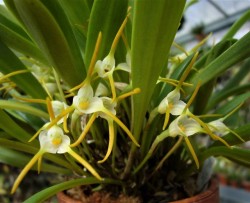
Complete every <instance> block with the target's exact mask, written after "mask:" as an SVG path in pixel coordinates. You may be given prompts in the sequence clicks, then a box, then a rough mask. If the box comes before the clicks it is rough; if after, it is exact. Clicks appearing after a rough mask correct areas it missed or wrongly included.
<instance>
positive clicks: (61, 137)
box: [11, 16, 242, 193]
mask: <svg viewBox="0 0 250 203" xmlns="http://www.w3.org/2000/svg"><path fill="white" fill-rule="evenodd" d="M127 20H128V16H127V17H126V18H125V20H124V22H123V24H122V26H121V27H120V29H119V31H118V33H117V35H116V37H115V39H114V41H113V44H112V46H111V49H110V52H109V54H108V55H107V56H106V57H105V58H104V59H103V60H102V61H100V60H98V61H96V57H97V52H98V49H99V46H100V41H101V33H100V34H99V36H98V39H97V42H96V47H95V51H94V54H93V57H92V60H91V63H90V66H89V69H88V73H87V77H86V79H85V80H84V81H83V82H82V83H81V84H80V85H78V86H76V87H74V88H72V89H71V90H69V92H71V93H72V94H73V102H72V104H71V105H70V106H68V105H67V104H66V103H65V102H61V101H57V100H53V99H49V98H47V99H46V100H35V99H33V100H31V99H30V100H29V99H26V101H32V102H40V103H45V104H46V106H47V110H48V113H49V115H50V121H48V122H47V123H46V124H45V125H44V126H43V127H42V128H41V129H39V130H38V131H37V133H36V134H35V135H34V136H33V137H32V138H31V139H30V140H29V141H32V140H34V139H36V138H37V137H38V138H39V142H40V150H39V151H38V152H37V153H36V154H35V155H34V157H33V158H32V159H31V160H30V162H29V163H28V164H27V165H26V166H25V167H24V169H23V170H22V171H21V173H20V174H19V176H18V177H17V179H16V180H15V183H14V185H13V188H12V191H11V192H12V193H14V192H15V191H16V189H17V187H18V186H19V184H20V183H21V181H22V179H23V178H24V177H25V175H26V174H27V172H28V171H29V170H30V169H31V167H32V166H33V165H34V164H35V163H36V162H37V165H38V172H39V171H40V169H41V163H42V157H43V155H44V153H52V154H56V153H58V154H64V153H68V154H69V155H71V156H72V157H73V158H74V159H75V160H76V161H78V162H79V163H80V164H81V165H82V166H83V167H84V168H86V169H87V170H88V171H89V172H90V173H91V174H92V175H93V176H94V177H96V178H97V179H99V180H102V177H101V176H100V175H99V174H98V173H97V172H96V171H95V169H94V168H93V167H92V166H91V165H90V164H89V163H88V162H87V161H86V160H85V159H84V158H83V157H81V156H80V155H78V154H77V153H76V152H75V151H74V150H73V149H72V148H74V147H77V146H78V145H80V144H81V143H82V141H83V140H84V138H85V136H86V135H87V134H88V132H89V130H90V128H91V126H92V124H93V123H94V121H95V120H96V118H98V117H101V118H103V119H105V120H106V121H107V123H108V129H109V144H108V149H107V152H106V155H105V156H104V158H103V159H102V160H99V161H98V163H99V164H101V163H103V162H105V161H106V160H107V159H108V157H109V156H110V154H111V152H112V148H113V145H114V137H115V130H114V125H115V124H114V123H116V124H117V125H119V126H120V127H121V128H122V129H123V130H124V132H125V133H126V134H127V135H128V137H129V138H130V139H131V141H132V142H133V143H134V144H135V145H136V146H138V147H139V143H138V141H137V140H135V138H134V136H133V135H132V133H131V132H130V130H129V128H128V127H127V126H126V125H125V124H124V123H123V122H122V121H121V120H120V119H119V118H118V117H117V116H116V110H117V104H118V103H119V102H120V101H121V100H123V99H125V98H127V97H129V96H131V95H134V94H139V93H140V89H139V88H135V89H132V91H130V92H126V93H120V94H118V95H117V92H118V91H117V87H116V83H115V81H114V78H113V73H114V71H116V70H122V71H126V72H129V73H130V72H131V70H130V67H131V62H130V51H129V50H128V52H127V56H126V63H122V64H118V65H116V64H115V58H114V53H115V49H116V46H117V43H118V40H119V38H120V37H121V36H122V32H123V29H124V27H125V25H126V22H127ZM197 56H198V54H196V55H195V56H194V58H193V60H192V61H191V63H190V65H189V66H188V67H187V69H186V70H185V71H184V73H183V74H182V76H181V78H180V80H179V81H177V80H173V79H167V78H159V81H158V82H167V83H169V84H172V85H174V86H175V88H174V90H173V91H171V92H169V93H168V94H167V96H166V97H165V98H164V99H163V100H162V101H161V102H160V104H159V105H158V106H157V107H156V108H155V109H154V110H153V111H152V112H151V114H150V117H149V119H148V123H147V125H150V122H152V120H153V119H154V117H155V116H156V115H157V114H165V120H164V124H163V131H162V133H161V134H160V135H158V136H157V137H156V139H155V142H153V144H152V147H151V149H150V150H149V152H148V154H147V156H146V157H145V159H144V160H143V161H142V162H141V164H140V166H139V167H137V169H138V170H139V169H140V168H141V166H142V165H143V164H144V163H145V162H146V161H147V160H148V159H149V158H150V156H151V154H152V152H153V151H154V150H155V148H156V145H157V144H158V143H159V142H161V141H162V140H163V139H165V138H166V137H177V136H179V140H178V141H177V142H176V144H175V145H174V146H173V148H172V149H171V150H170V151H169V153H168V154H167V155H166V156H165V157H164V159H163V160H162V162H161V163H160V164H159V165H158V168H159V167H160V166H161V165H162V163H163V161H164V160H165V159H166V158H167V157H169V156H170V155H171V153H173V151H174V150H175V149H176V148H177V147H178V146H179V145H180V143H181V142H182V140H183V139H184V140H185V142H186V144H187V146H188V149H189V151H190V153H191V155H192V157H193V159H194V161H195V164H196V166H197V168H199V161H198V158H197V156H196V154H195V151H194V149H193V147H192V145H191V143H190V141H189V139H188V137H189V136H191V135H194V134H197V133H205V134H208V135H209V136H210V137H211V138H212V139H214V140H219V141H221V142H222V143H224V144H225V145H226V146H228V147H230V146H229V145H228V143H227V142H226V141H224V140H223V139H222V138H221V137H220V136H221V135H224V134H226V133H228V132H232V133H234V134H235V135H236V136H237V137H238V138H239V139H241V140H242V138H241V137H240V136H239V135H237V134H236V133H235V132H233V131H232V130H230V129H229V128H228V127H227V126H226V125H225V124H224V123H223V121H224V119H226V118H227V117H228V116H229V115H231V113H233V112H231V113H230V114H228V115H226V116H225V117H223V118H220V119H217V120H214V121H212V122H209V123H204V122H203V121H202V120H201V118H200V117H199V116H195V115H194V114H192V113H191V111H190V110H189V107H190V105H191V103H192V101H193V100H194V98H195V96H196V94H197V92H198V90H199V83H198V85H197V87H196V88H195V90H194V92H193V94H192V95H191V96H190V98H189V101H188V102H187V103H185V102H184V101H182V100H181V93H182V92H183V91H184V90H183V88H182V86H190V85H191V84H189V83H186V82H184V81H185V79H186V77H187V76H188V74H189V72H190V71H191V69H192V65H193V63H194V61H195V60H196V58H197ZM17 74H18V73H17ZM97 78H102V79H107V81H108V83H109V87H110V92H111V96H110V94H109V89H107V87H106V86H104V85H103V84H102V83H100V84H99V85H98V87H97V88H96V89H95V90H94V88H93V86H92V82H93V81H95V80H96V79H97ZM74 92H77V93H76V94H75V95H74ZM109 96H110V97H109ZM20 99H21V98H20ZM23 100H25V99H23ZM170 114H171V115H173V116H175V117H176V118H175V119H174V120H173V121H172V122H169V121H170V119H169V118H170ZM69 117H70V124H69V122H68V118H69ZM81 117H87V118H88V119H85V123H84V124H83V131H82V133H81V134H80V135H79V136H77V138H76V139H74V143H72V144H71V139H72V138H71V137H70V136H69V135H67V134H72V132H71V131H73V128H74V126H75V123H76V121H77V120H78V119H79V118H81ZM68 128H70V129H68ZM69 132H70V133H69Z"/></svg>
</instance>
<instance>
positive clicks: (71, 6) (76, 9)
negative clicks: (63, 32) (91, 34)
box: [59, 0, 91, 37]
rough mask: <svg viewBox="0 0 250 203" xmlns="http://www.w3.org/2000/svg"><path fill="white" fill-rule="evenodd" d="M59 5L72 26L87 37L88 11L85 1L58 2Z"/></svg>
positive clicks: (63, 0)
mask: <svg viewBox="0 0 250 203" xmlns="http://www.w3.org/2000/svg"><path fill="white" fill-rule="evenodd" d="M59 2H60V4H61V5H62V7H63V8H64V10H65V12H66V13H67V16H68V17H69V19H70V21H71V23H72V26H73V27H78V28H80V30H81V31H82V32H83V33H84V35H85V37H86V36H87V30H88V21H89V16H90V10H91V8H90V7H89V5H88V3H87V1H86V0H74V1H69V0H59Z"/></svg>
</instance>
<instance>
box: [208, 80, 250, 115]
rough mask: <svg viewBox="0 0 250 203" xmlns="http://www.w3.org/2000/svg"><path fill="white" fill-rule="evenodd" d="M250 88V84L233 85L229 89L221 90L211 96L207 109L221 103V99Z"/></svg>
mask: <svg viewBox="0 0 250 203" xmlns="http://www.w3.org/2000/svg"><path fill="white" fill-rule="evenodd" d="M249 90H250V84H245V85H240V86H235V87H232V88H231V89H229V90H227V91H221V92H219V93H217V94H216V95H215V96H213V97H211V98H210V99H209V101H208V103H207V107H206V111H208V110H210V109H212V108H213V107H214V106H216V105H217V104H219V103H220V102H221V101H223V100H225V99H227V98H228V97H230V96H233V95H235V94H240V93H244V92H247V91H249Z"/></svg>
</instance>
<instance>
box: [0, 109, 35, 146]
mask: <svg viewBox="0 0 250 203" xmlns="http://www.w3.org/2000/svg"><path fill="white" fill-rule="evenodd" d="M0 118H1V122H0V128H1V129H3V130H4V131H5V132H7V133H8V134H9V135H11V136H12V137H13V138H15V139H17V140H19V141H21V142H24V143H27V142H28V140H29V139H30V138H31V136H32V135H31V134H29V133H28V132H27V131H25V130H24V129H23V128H22V127H21V126H19V125H18V124H17V123H16V122H15V121H14V120H12V119H11V117H10V116H9V115H8V114H7V113H5V112H4V111H3V110H2V109H0ZM31 145H33V146H38V142H37V141H34V142H32V143H31Z"/></svg>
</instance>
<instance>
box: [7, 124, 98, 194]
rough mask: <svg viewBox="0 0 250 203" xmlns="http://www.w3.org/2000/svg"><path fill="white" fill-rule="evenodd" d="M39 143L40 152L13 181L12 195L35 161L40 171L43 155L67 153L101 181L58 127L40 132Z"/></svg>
mask: <svg viewBox="0 0 250 203" xmlns="http://www.w3.org/2000/svg"><path fill="white" fill-rule="evenodd" d="M46 125H49V123H47V124H46ZM39 142H40V150H39V151H38V152H37V153H36V154H35V155H34V157H33V158H32V159H31V160H30V161H29V163H27V164H26V166H25V167H24V168H23V170H22V171H21V173H20V174H19V176H18V177H17V179H16V180H15V183H14V185H13V187H12V190H11V193H14V192H15V191H16V189H17V187H18V186H19V184H20V183H21V181H22V180H23V178H24V177H25V175H26V174H27V173H28V171H29V170H30V169H31V168H32V166H33V165H34V164H35V163H36V162H37V161H38V172H39V171H40V168H41V161H42V156H43V154H44V153H52V154H56V153H58V154H64V153H69V154H70V155H71V156H72V157H74V158H75V159H76V160H77V161H78V162H79V163H81V164H82V165H83V166H84V167H85V168H86V169H87V170H88V171H89V172H90V173H91V174H92V175H93V176H95V177H96V178H97V179H99V180H102V178H101V177H100V175H99V174H98V173H97V172H96V171H95V169H94V168H93V167H92V166H91V165H90V164H89V163H88V162H87V161H85V160H84V159H83V158H82V157H81V156H79V155H78V154H77V153H75V152H74V151H73V150H72V149H71V148H70V138H69V137H68V136H67V135H65V134H64V133H63V130H62V129H61V128H60V127H59V126H57V125H54V126H52V127H51V128H50V129H49V130H44V131H42V132H40V134H39Z"/></svg>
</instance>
